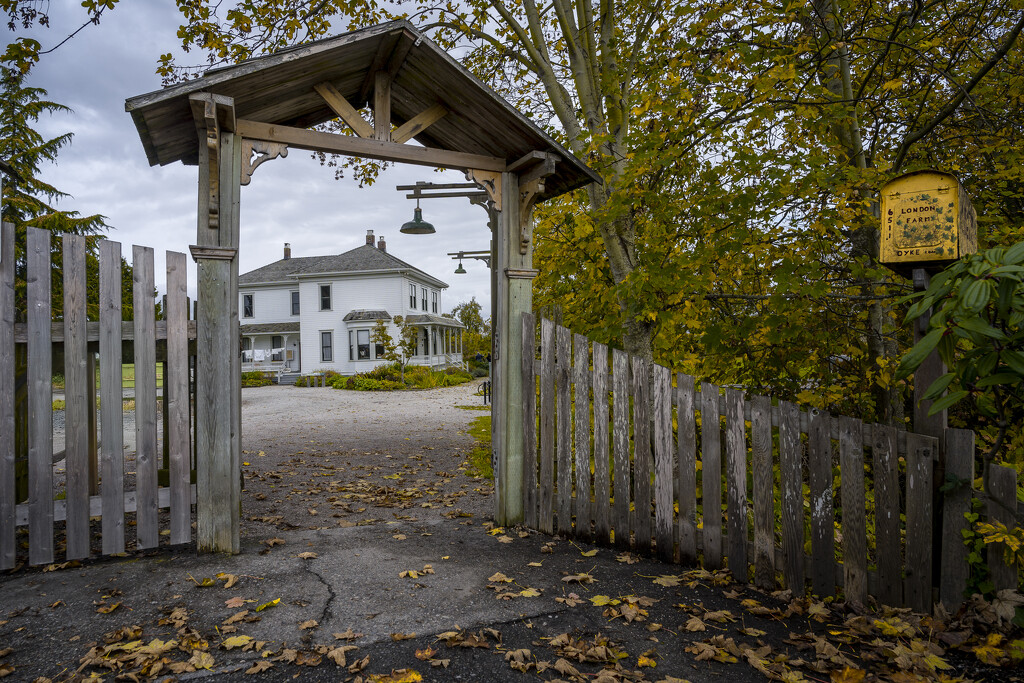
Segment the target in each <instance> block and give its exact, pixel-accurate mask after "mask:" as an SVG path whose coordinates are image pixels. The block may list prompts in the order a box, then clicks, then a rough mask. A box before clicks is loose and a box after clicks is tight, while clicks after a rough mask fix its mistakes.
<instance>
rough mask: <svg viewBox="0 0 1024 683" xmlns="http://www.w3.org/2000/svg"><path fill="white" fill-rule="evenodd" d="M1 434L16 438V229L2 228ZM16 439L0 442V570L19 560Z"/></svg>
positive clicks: (10, 438)
mask: <svg viewBox="0 0 1024 683" xmlns="http://www.w3.org/2000/svg"><path fill="white" fill-rule="evenodd" d="M0 386H3V387H10V389H7V390H0V434H7V435H13V434H14V395H15V393H16V392H15V384H14V225H13V224H12V223H2V224H0ZM15 495H16V493H15V490H14V438H13V437H12V436H8V437H6V438H3V439H0V569H10V568H11V567H13V566H14V563H15V561H16V559H17V548H16V547H15V524H14V506H15V503H16V501H15Z"/></svg>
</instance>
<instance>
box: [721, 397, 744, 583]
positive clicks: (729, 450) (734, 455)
mask: <svg viewBox="0 0 1024 683" xmlns="http://www.w3.org/2000/svg"><path fill="white" fill-rule="evenodd" d="M746 432H747V430H746V426H745V425H744V422H743V392H742V391H740V390H739V389H733V388H729V389H726V390H725V487H726V498H727V500H726V506H727V508H728V515H729V519H728V522H729V556H728V557H729V569H730V570H732V573H733V576H735V577H736V579H737V580H738V581H740V582H742V583H746V582H747V576H748V572H749V569H748V566H747V434H746Z"/></svg>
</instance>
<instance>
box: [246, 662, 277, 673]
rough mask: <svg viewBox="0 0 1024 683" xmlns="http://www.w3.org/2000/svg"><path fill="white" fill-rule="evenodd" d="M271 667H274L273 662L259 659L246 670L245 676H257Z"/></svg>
mask: <svg viewBox="0 0 1024 683" xmlns="http://www.w3.org/2000/svg"><path fill="white" fill-rule="evenodd" d="M273 666H274V663H273V662H270V661H267V660H266V659H261V660H259V661H258V662H256V663H255V664H253V665H252V666H251V667H249V668H248V669H246V670H245V673H247V674H258V673H260V672H262V671H266V670H267V669H270V668H272V667H273Z"/></svg>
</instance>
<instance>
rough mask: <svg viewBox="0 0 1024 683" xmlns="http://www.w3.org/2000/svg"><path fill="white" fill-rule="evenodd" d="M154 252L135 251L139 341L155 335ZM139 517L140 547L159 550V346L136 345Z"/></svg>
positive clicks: (134, 318)
mask: <svg viewBox="0 0 1024 683" xmlns="http://www.w3.org/2000/svg"><path fill="white" fill-rule="evenodd" d="M153 280H154V272H153V250H152V249H150V248H149V247H139V246H134V247H132V286H133V292H132V295H133V301H135V302H138V303H136V304H134V310H133V320H134V323H135V338H136V339H152V338H153V337H154V332H155V329H154V327H155V322H156V318H155V311H154V300H153V296H152V293H153V291H154V282H153ZM134 346H135V349H134V351H135V353H134V356H135V357H134V361H135V482H136V490H137V491H138V500H139V504H138V509H137V510H136V513H135V533H136V544H137V545H138V547H139V548H155V547H156V546H157V545H159V543H160V536H159V533H160V529H159V527H158V521H159V520H158V519H157V502H156V498H157V488H158V482H157V469H158V463H157V458H158V453H157V449H156V346H155V345H153V344H146V343H139V344H135V345H134Z"/></svg>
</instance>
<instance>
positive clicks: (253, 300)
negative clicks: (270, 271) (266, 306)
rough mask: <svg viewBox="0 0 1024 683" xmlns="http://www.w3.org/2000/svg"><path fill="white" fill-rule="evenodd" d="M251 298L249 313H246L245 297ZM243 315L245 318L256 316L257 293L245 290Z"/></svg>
mask: <svg viewBox="0 0 1024 683" xmlns="http://www.w3.org/2000/svg"><path fill="white" fill-rule="evenodd" d="M246 297H248V298H249V315H246V314H245V299H246ZM242 317H243V318H255V317H256V293H255V292H245V293H243V294H242Z"/></svg>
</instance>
